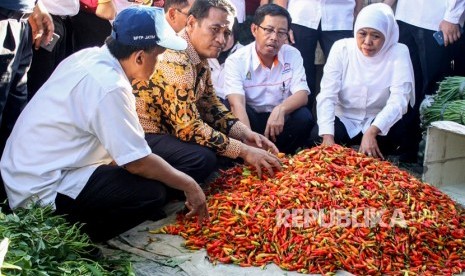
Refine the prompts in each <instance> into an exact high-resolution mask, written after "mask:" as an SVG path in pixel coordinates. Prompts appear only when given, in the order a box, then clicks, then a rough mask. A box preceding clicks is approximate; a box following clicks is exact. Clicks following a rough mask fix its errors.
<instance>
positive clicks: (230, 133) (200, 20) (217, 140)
mask: <svg viewBox="0 0 465 276" xmlns="http://www.w3.org/2000/svg"><path fill="white" fill-rule="evenodd" d="M189 13H190V15H189V17H188V18H187V24H186V27H185V28H184V30H182V31H181V32H180V33H178V35H179V36H180V37H182V38H184V39H185V40H186V41H187V45H188V46H187V49H186V50H185V51H171V50H167V51H166V52H165V53H164V54H163V58H162V59H161V60H160V62H158V63H157V65H156V68H155V74H154V76H153V77H152V78H151V80H150V81H149V82H148V83H147V82H144V81H139V82H133V88H134V93H135V95H136V106H137V112H138V115H139V120H140V122H141V125H142V127H143V128H144V131H145V133H146V134H145V138H146V140H147V141H148V144H149V146H150V147H151V148H152V151H153V152H154V153H155V154H157V155H159V156H161V157H162V158H164V159H165V160H166V161H168V163H170V164H171V165H172V166H173V167H175V168H177V169H179V170H181V171H183V172H185V173H187V174H188V175H190V176H192V177H193V178H194V179H195V180H197V181H198V182H204V181H205V179H206V177H207V176H208V175H209V174H210V173H211V172H212V171H214V169H215V167H216V165H217V157H216V155H219V156H224V157H228V158H231V159H236V158H242V159H243V160H244V161H245V162H246V163H248V164H250V165H252V166H254V167H255V168H256V170H257V173H258V175H261V172H262V169H263V168H264V169H265V170H266V171H268V173H269V174H271V175H272V174H273V168H276V169H280V168H281V165H280V163H279V160H278V159H277V157H276V156H275V155H273V153H277V149H276V146H275V145H274V144H273V143H271V141H269V140H268V139H266V138H265V137H264V136H263V135H259V134H258V133H255V132H253V131H252V130H250V128H248V127H246V126H245V125H244V124H242V123H241V122H239V120H238V119H237V118H236V117H234V115H233V114H232V113H231V112H229V111H228V110H227V108H226V107H225V106H224V105H223V104H222V103H221V102H220V100H219V99H218V98H217V96H216V93H215V91H214V88H213V85H212V81H211V71H210V66H209V64H208V60H207V59H208V58H217V57H218V56H219V54H220V53H221V51H222V50H223V48H224V47H225V46H226V43H227V40H228V38H229V36H230V34H231V29H232V25H233V22H234V8H233V6H232V5H231V3H230V2H229V1H227V0H197V1H195V2H194V4H193V5H192V8H191V9H190V11H189Z"/></svg>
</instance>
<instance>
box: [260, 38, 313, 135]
mask: <svg viewBox="0 0 465 276" xmlns="http://www.w3.org/2000/svg"><path fill="white" fill-rule="evenodd" d="M281 51H282V52H283V55H285V56H286V62H289V63H290V64H291V66H292V79H291V80H290V82H289V85H288V86H289V87H288V89H289V91H291V92H292V95H290V96H289V97H288V98H286V99H285V100H284V101H282V102H281V104H279V105H277V106H275V107H274V108H273V110H272V111H271V114H270V116H269V118H268V121H267V123H266V127H265V137H267V138H270V139H271V140H272V141H276V136H278V135H279V134H281V132H282V131H283V129H284V124H285V117H286V116H287V115H289V114H291V113H292V112H294V111H295V110H297V109H298V108H300V107H302V106H305V105H307V101H308V94H309V93H310V89H309V88H308V84H307V78H306V74H305V69H304V66H303V59H302V56H301V54H300V52H299V51H298V50H297V49H295V48H292V47H289V46H287V45H283V46H282V48H281ZM283 89H284V90H287V89H286V88H285V82H283ZM277 93H279V91H277ZM282 93H287V92H286V91H282ZM284 95H287V94H284Z"/></svg>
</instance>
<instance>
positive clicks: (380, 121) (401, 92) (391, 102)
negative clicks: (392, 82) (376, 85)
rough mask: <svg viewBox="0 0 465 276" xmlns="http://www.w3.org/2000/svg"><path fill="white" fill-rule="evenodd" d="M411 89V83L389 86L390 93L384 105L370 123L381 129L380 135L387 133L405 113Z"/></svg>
mask: <svg viewBox="0 0 465 276" xmlns="http://www.w3.org/2000/svg"><path fill="white" fill-rule="evenodd" d="M412 89H413V87H412V84H411V83H404V84H401V85H399V86H391V87H390V88H389V90H390V92H391V95H390V96H389V99H388V101H387V103H386V106H385V107H384V108H383V109H382V110H381V111H380V112H379V113H378V115H377V116H376V118H375V119H374V120H373V123H372V125H374V126H376V127H377V128H379V130H380V131H381V132H380V135H382V136H384V135H387V134H388V132H389V129H391V127H392V126H393V125H394V124H395V123H396V122H397V121H399V120H400V119H401V118H402V116H403V115H404V114H405V113H407V108H408V102H409V100H410V95H411V93H412Z"/></svg>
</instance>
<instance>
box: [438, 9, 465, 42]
mask: <svg viewBox="0 0 465 276" xmlns="http://www.w3.org/2000/svg"><path fill="white" fill-rule="evenodd" d="M464 12H465V0H448V1H447V4H446V12H445V14H444V19H443V20H442V21H441V22H440V23H439V30H441V31H442V33H443V35H444V46H447V45H449V44H452V43H454V42H456V41H457V40H459V38H460V36H461V33H460V24H459V21H460V17H461V16H462V14H463V13H464Z"/></svg>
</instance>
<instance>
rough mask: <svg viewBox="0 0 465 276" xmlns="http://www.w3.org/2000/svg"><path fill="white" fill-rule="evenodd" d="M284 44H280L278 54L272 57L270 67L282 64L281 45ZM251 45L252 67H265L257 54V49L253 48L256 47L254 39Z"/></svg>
mask: <svg viewBox="0 0 465 276" xmlns="http://www.w3.org/2000/svg"><path fill="white" fill-rule="evenodd" d="M284 46H285V45H283V46H281V49H279V52H278V54H277V55H276V56H275V57H274V61H273V66H272V67H271V69H273V68H275V67H276V66H278V64H281V65H282V64H284V57H283V47H284ZM251 47H252V49H251V51H252V66H253V69H254V70H257V68H258V67H259V66H263V67H266V66H264V65H262V61H261V59H260V57H259V56H258V54H257V49H256V48H255V47H256V43H255V41H254V42H252V44H251Z"/></svg>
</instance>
